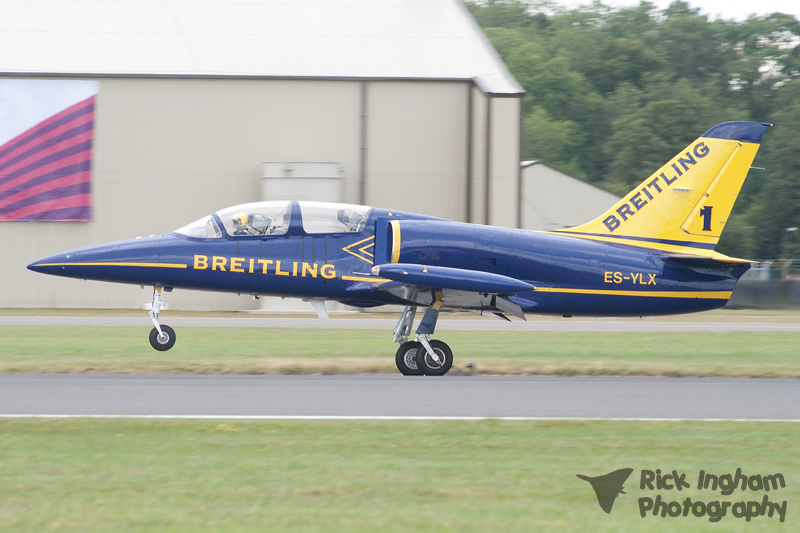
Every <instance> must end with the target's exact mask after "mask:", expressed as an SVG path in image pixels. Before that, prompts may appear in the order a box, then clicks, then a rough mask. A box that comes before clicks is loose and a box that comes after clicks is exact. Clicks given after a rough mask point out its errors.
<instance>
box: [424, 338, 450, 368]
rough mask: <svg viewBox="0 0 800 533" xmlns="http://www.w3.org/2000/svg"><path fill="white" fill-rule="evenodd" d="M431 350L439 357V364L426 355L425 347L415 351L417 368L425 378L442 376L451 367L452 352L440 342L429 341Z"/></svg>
mask: <svg viewBox="0 0 800 533" xmlns="http://www.w3.org/2000/svg"><path fill="white" fill-rule="evenodd" d="M431 348H432V349H433V351H434V352H436V355H438V356H439V361H440V362H439V363H437V362H436V361H434V359H433V358H432V357H431V356H430V355H428V352H427V351H426V350H425V347H420V349H419V350H417V366H418V367H419V368H420V369H422V373H423V374H425V375H426V376H444V375H445V374H447V372H448V371H449V370H450V367H452V366H453V350H451V349H450V347H449V346H448V345H447V344H445V343H444V342H442V341H431Z"/></svg>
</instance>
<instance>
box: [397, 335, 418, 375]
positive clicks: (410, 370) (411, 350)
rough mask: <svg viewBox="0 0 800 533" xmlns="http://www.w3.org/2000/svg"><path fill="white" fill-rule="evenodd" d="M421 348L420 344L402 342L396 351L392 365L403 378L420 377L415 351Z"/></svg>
mask: <svg viewBox="0 0 800 533" xmlns="http://www.w3.org/2000/svg"><path fill="white" fill-rule="evenodd" d="M420 348H422V344H420V343H418V342H414V341H409V342H404V343H403V344H401V345H400V348H398V349H397V354H396V355H395V356H394V364H396V365H397V370H399V371H400V373H401V374H403V375H404V376H421V375H422V370H420V369H419V367H418V366H417V351H418V350H419V349H420Z"/></svg>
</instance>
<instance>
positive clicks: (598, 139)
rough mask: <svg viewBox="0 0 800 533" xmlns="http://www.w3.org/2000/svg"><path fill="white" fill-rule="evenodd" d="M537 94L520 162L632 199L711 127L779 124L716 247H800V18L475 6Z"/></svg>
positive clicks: (522, 4)
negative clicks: (553, 169)
mask: <svg viewBox="0 0 800 533" xmlns="http://www.w3.org/2000/svg"><path fill="white" fill-rule="evenodd" d="M467 7H468V9H469V10H470V11H471V13H472V14H473V16H474V17H475V19H476V20H477V21H478V23H479V24H480V26H481V27H482V28H483V31H484V33H485V34H486V36H487V37H488V38H489V40H490V41H491V43H492V44H493V45H494V47H495V48H496V49H497V51H498V53H499V54H500V56H501V57H502V59H503V61H504V62H505V64H506V65H507V66H508V68H509V69H510V70H511V73H512V74H513V75H514V77H515V78H516V79H517V80H518V81H519V82H520V84H522V86H523V87H524V89H525V91H526V95H525V98H524V109H523V112H524V118H523V154H522V155H523V159H526V160H527V159H535V160H541V161H544V162H547V163H548V164H551V165H553V166H555V167H557V168H560V169H562V170H564V171H566V172H569V173H570V174H573V175H575V176H578V177H580V178H582V179H584V180H587V181H589V182H591V183H593V184H595V185H597V186H600V187H603V188H605V189H607V190H609V191H612V192H615V193H617V194H620V195H623V194H625V193H627V192H628V191H629V190H631V189H632V188H633V187H634V186H635V185H637V184H638V183H640V182H641V181H642V180H643V179H644V178H646V177H647V176H648V175H649V174H650V173H652V172H654V171H655V170H656V169H658V168H659V167H660V166H661V165H662V164H663V163H664V162H666V161H667V160H669V159H670V158H671V157H672V156H674V155H675V154H676V153H677V151H678V150H679V149H681V148H683V147H684V146H686V145H687V144H689V143H690V142H691V141H693V140H694V139H696V138H697V137H698V136H699V135H700V134H702V133H703V132H704V131H706V130H707V129H708V128H710V127H711V126H713V125H715V124H717V123H719V122H725V121H730V120H752V121H757V122H771V123H773V124H774V127H773V128H771V129H770V130H769V131H768V132H767V134H766V136H765V140H764V143H763V145H762V147H761V149H760V151H759V154H758V155H757V157H756V160H755V162H754V166H755V167H763V168H764V170H758V169H753V170H751V171H750V174H749V176H748V179H747V180H746V181H745V184H744V188H743V190H742V192H741V194H740V196H739V199H738V201H737V203H736V205H735V207H734V211H733V213H732V214H731V217H730V221H729V223H728V224H727V226H726V230H725V232H724V233H723V235H722V239H721V241H720V244H719V246H718V248H717V249H718V250H719V251H721V252H723V253H726V254H729V255H733V256H738V257H746V258H760V259H769V258H778V257H783V256H784V255H788V256H790V257H800V231H789V232H787V231H786V229H787V228H792V227H797V226H800V128H799V127H798V125H800V22H798V20H797V19H796V18H795V17H793V16H790V15H783V14H778V13H776V14H771V15H766V16H751V17H750V18H748V19H747V20H744V21H735V20H724V19H713V20H712V19H710V18H709V17H708V16H706V15H704V14H702V13H701V12H700V10H699V9H697V8H694V7H692V6H690V5H689V4H688V3H686V2H682V1H676V2H673V3H672V4H671V5H669V7H667V8H666V9H663V10H661V9H657V8H656V7H655V6H654V5H653V4H651V3H648V2H641V3H640V4H639V5H638V6H635V7H610V6H606V5H604V4H602V3H600V2H594V3H592V4H590V5H587V6H583V7H580V8H575V9H566V8H561V7H558V6H556V5H554V4H551V3H548V2H547V1H541V0H529V1H525V0H486V1H476V2H468V3H467Z"/></svg>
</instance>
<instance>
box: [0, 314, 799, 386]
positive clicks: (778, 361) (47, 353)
mask: <svg viewBox="0 0 800 533" xmlns="http://www.w3.org/2000/svg"><path fill="white" fill-rule="evenodd" d="M147 333H148V329H147V328H133V327H103V328H90V327H65V326H55V327H39V326H20V327H17V326H14V327H12V326H0V337H2V339H3V342H2V343H0V371H1V372H33V373H40V372H56V373H85V372H93V373H206V374H207V373H240V374H309V373H318V374H319V373H323V374H337V373H340V374H341V373H395V372H396V371H397V370H396V368H395V366H394V352H395V350H396V345H393V344H392V342H391V339H390V334H389V333H387V332H384V331H379V330H306V329H288V328H287V329H283V328H280V329H278V328H276V329H265V328H207V329H205V328H183V329H182V330H179V331H178V342H177V344H176V346H175V348H173V349H172V350H170V351H168V352H157V351H155V350H153V349H152V348H151V347H150V345H149V343H148V341H147V337H146V336H147ZM441 336H442V338H443V339H446V340H447V342H448V343H449V344H450V345H451V347H452V348H453V351H454V353H455V356H456V363H455V365H454V370H453V372H456V373H458V372H461V373H464V372H466V371H467V370H466V366H467V365H468V364H471V367H472V370H471V372H472V373H478V374H501V375H528V374H545V375H667V376H750V377H800V357H798V356H797V349H796V347H797V346H798V345H800V332H785V331H781V332H752V331H745V332H742V331H733V332H577V331H576V332H549V331H548V332H511V331H447V332H442V335H441Z"/></svg>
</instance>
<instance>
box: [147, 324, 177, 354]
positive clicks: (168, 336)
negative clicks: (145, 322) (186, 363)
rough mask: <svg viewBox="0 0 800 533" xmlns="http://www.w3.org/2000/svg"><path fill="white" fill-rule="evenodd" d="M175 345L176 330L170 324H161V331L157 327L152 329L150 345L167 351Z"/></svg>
mask: <svg viewBox="0 0 800 533" xmlns="http://www.w3.org/2000/svg"><path fill="white" fill-rule="evenodd" d="M174 345H175V330H174V329H172V328H171V327H169V326H161V333H159V332H158V330H157V329H156V328H153V329H151V330H150V346H152V347H153V348H155V349H156V350H158V351H159V352H166V351H167V350H169V349H170V348H172V347H173V346H174Z"/></svg>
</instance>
